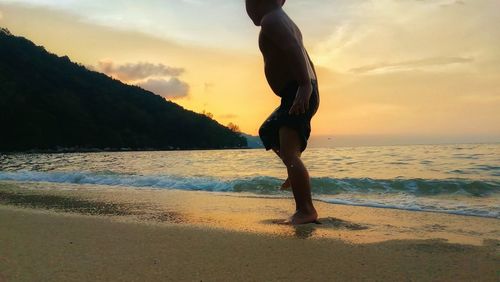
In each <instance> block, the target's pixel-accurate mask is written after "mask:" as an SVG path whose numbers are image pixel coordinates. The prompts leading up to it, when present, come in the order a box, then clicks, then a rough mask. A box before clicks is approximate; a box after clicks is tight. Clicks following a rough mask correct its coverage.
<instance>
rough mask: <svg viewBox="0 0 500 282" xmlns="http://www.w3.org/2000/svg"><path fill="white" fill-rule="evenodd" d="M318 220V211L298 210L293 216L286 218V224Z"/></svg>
mask: <svg viewBox="0 0 500 282" xmlns="http://www.w3.org/2000/svg"><path fill="white" fill-rule="evenodd" d="M317 222H318V213H317V212H316V211H315V210H313V211H312V212H310V213H304V212H302V211H296V212H295V213H294V214H293V215H292V216H291V217H289V218H288V219H287V220H285V222H284V223H285V224H292V225H298V224H306V223H317Z"/></svg>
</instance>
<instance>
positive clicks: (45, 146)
mask: <svg viewBox="0 0 500 282" xmlns="http://www.w3.org/2000/svg"><path fill="white" fill-rule="evenodd" d="M0 124H1V126H2V127H1V129H2V131H1V137H0V151H23V150H31V149H40V150H53V149H58V148H74V149H76V150H85V149H89V148H99V149H120V148H130V149H173V148H179V149H194V148H197V149H216V148H229V147H246V146H247V141H246V139H245V138H244V137H243V136H241V135H240V134H238V133H235V132H233V131H231V130H230V129H228V128H227V127H225V126H223V125H221V124H219V123H217V122H216V121H215V120H212V119H210V118H209V117H206V116H205V115H202V114H198V113H195V112H192V111H189V110H186V109H184V108H183V107H181V106H179V105H177V104H175V103H173V102H170V101H167V100H166V99H164V98H163V97H161V96H158V95H155V94H153V93H151V92H149V91H146V90H143V89H141V88H139V87H135V86H129V85H125V84H123V83H121V82H120V81H117V80H114V79H112V78H110V77H108V76H106V75H104V74H101V73H97V72H93V71H90V70H88V69H86V68H85V67H83V66H81V65H78V64H75V63H73V62H71V61H70V59H69V58H68V57H66V56H64V57H58V56H56V55H54V54H51V53H48V52H47V51H45V49H44V48H43V47H40V46H36V45H34V44H33V43H32V42H31V41H29V40H27V39H25V38H22V37H16V36H13V35H11V34H10V33H9V32H8V31H7V30H5V29H1V30H0Z"/></svg>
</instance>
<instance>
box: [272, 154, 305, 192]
mask: <svg viewBox="0 0 500 282" xmlns="http://www.w3.org/2000/svg"><path fill="white" fill-rule="evenodd" d="M271 149H272V150H273V152H274V153H276V155H277V156H278V157H279V158H280V159H281V155H280V150H279V149H278V148H271ZM301 155H302V152H300V153H299V158H300V157H301ZM291 187H292V184H291V183H290V177H287V178H286V180H285V182H283V184H281V187H280V189H281V190H288V189H289V188H291Z"/></svg>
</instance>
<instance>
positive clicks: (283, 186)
mask: <svg viewBox="0 0 500 282" xmlns="http://www.w3.org/2000/svg"><path fill="white" fill-rule="evenodd" d="M291 187H292V184H291V183H290V178H287V179H286V180H285V182H283V184H281V187H280V190H290V188H291Z"/></svg>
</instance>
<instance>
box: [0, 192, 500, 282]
mask: <svg viewBox="0 0 500 282" xmlns="http://www.w3.org/2000/svg"><path fill="white" fill-rule="evenodd" d="M315 204H316V205H317V208H318V211H319V213H320V221H321V222H322V223H323V224H308V225H304V226H299V227H294V226H284V225H280V224H278V223H277V222H279V221H280V220H283V219H285V218H286V217H287V216H288V215H289V213H290V212H291V210H292V208H293V200H292V199H291V198H287V199H277V198H257V197H253V196H251V195H246V194H240V195H239V196H234V195H233V196H231V195H228V194H222V193H210V192H188V191H172V190H151V189H141V190H138V189H128V188H117V187H115V188H110V187H99V186H84V185H61V184H40V183H38V184H32V183H24V184H19V183H8V182H2V183H0V281H89V280H92V281H138V280H140V281H281V280H282V281H498V280H499V278H500V257H499V254H500V252H499V246H500V220H498V219H492V218H480V217H470V216H459V215H449V214H440V213H429V212H411V211H401V210H392V209H375V208H366V207H352V206H341V205H331V204H326V203H321V202H316V203H315Z"/></svg>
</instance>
